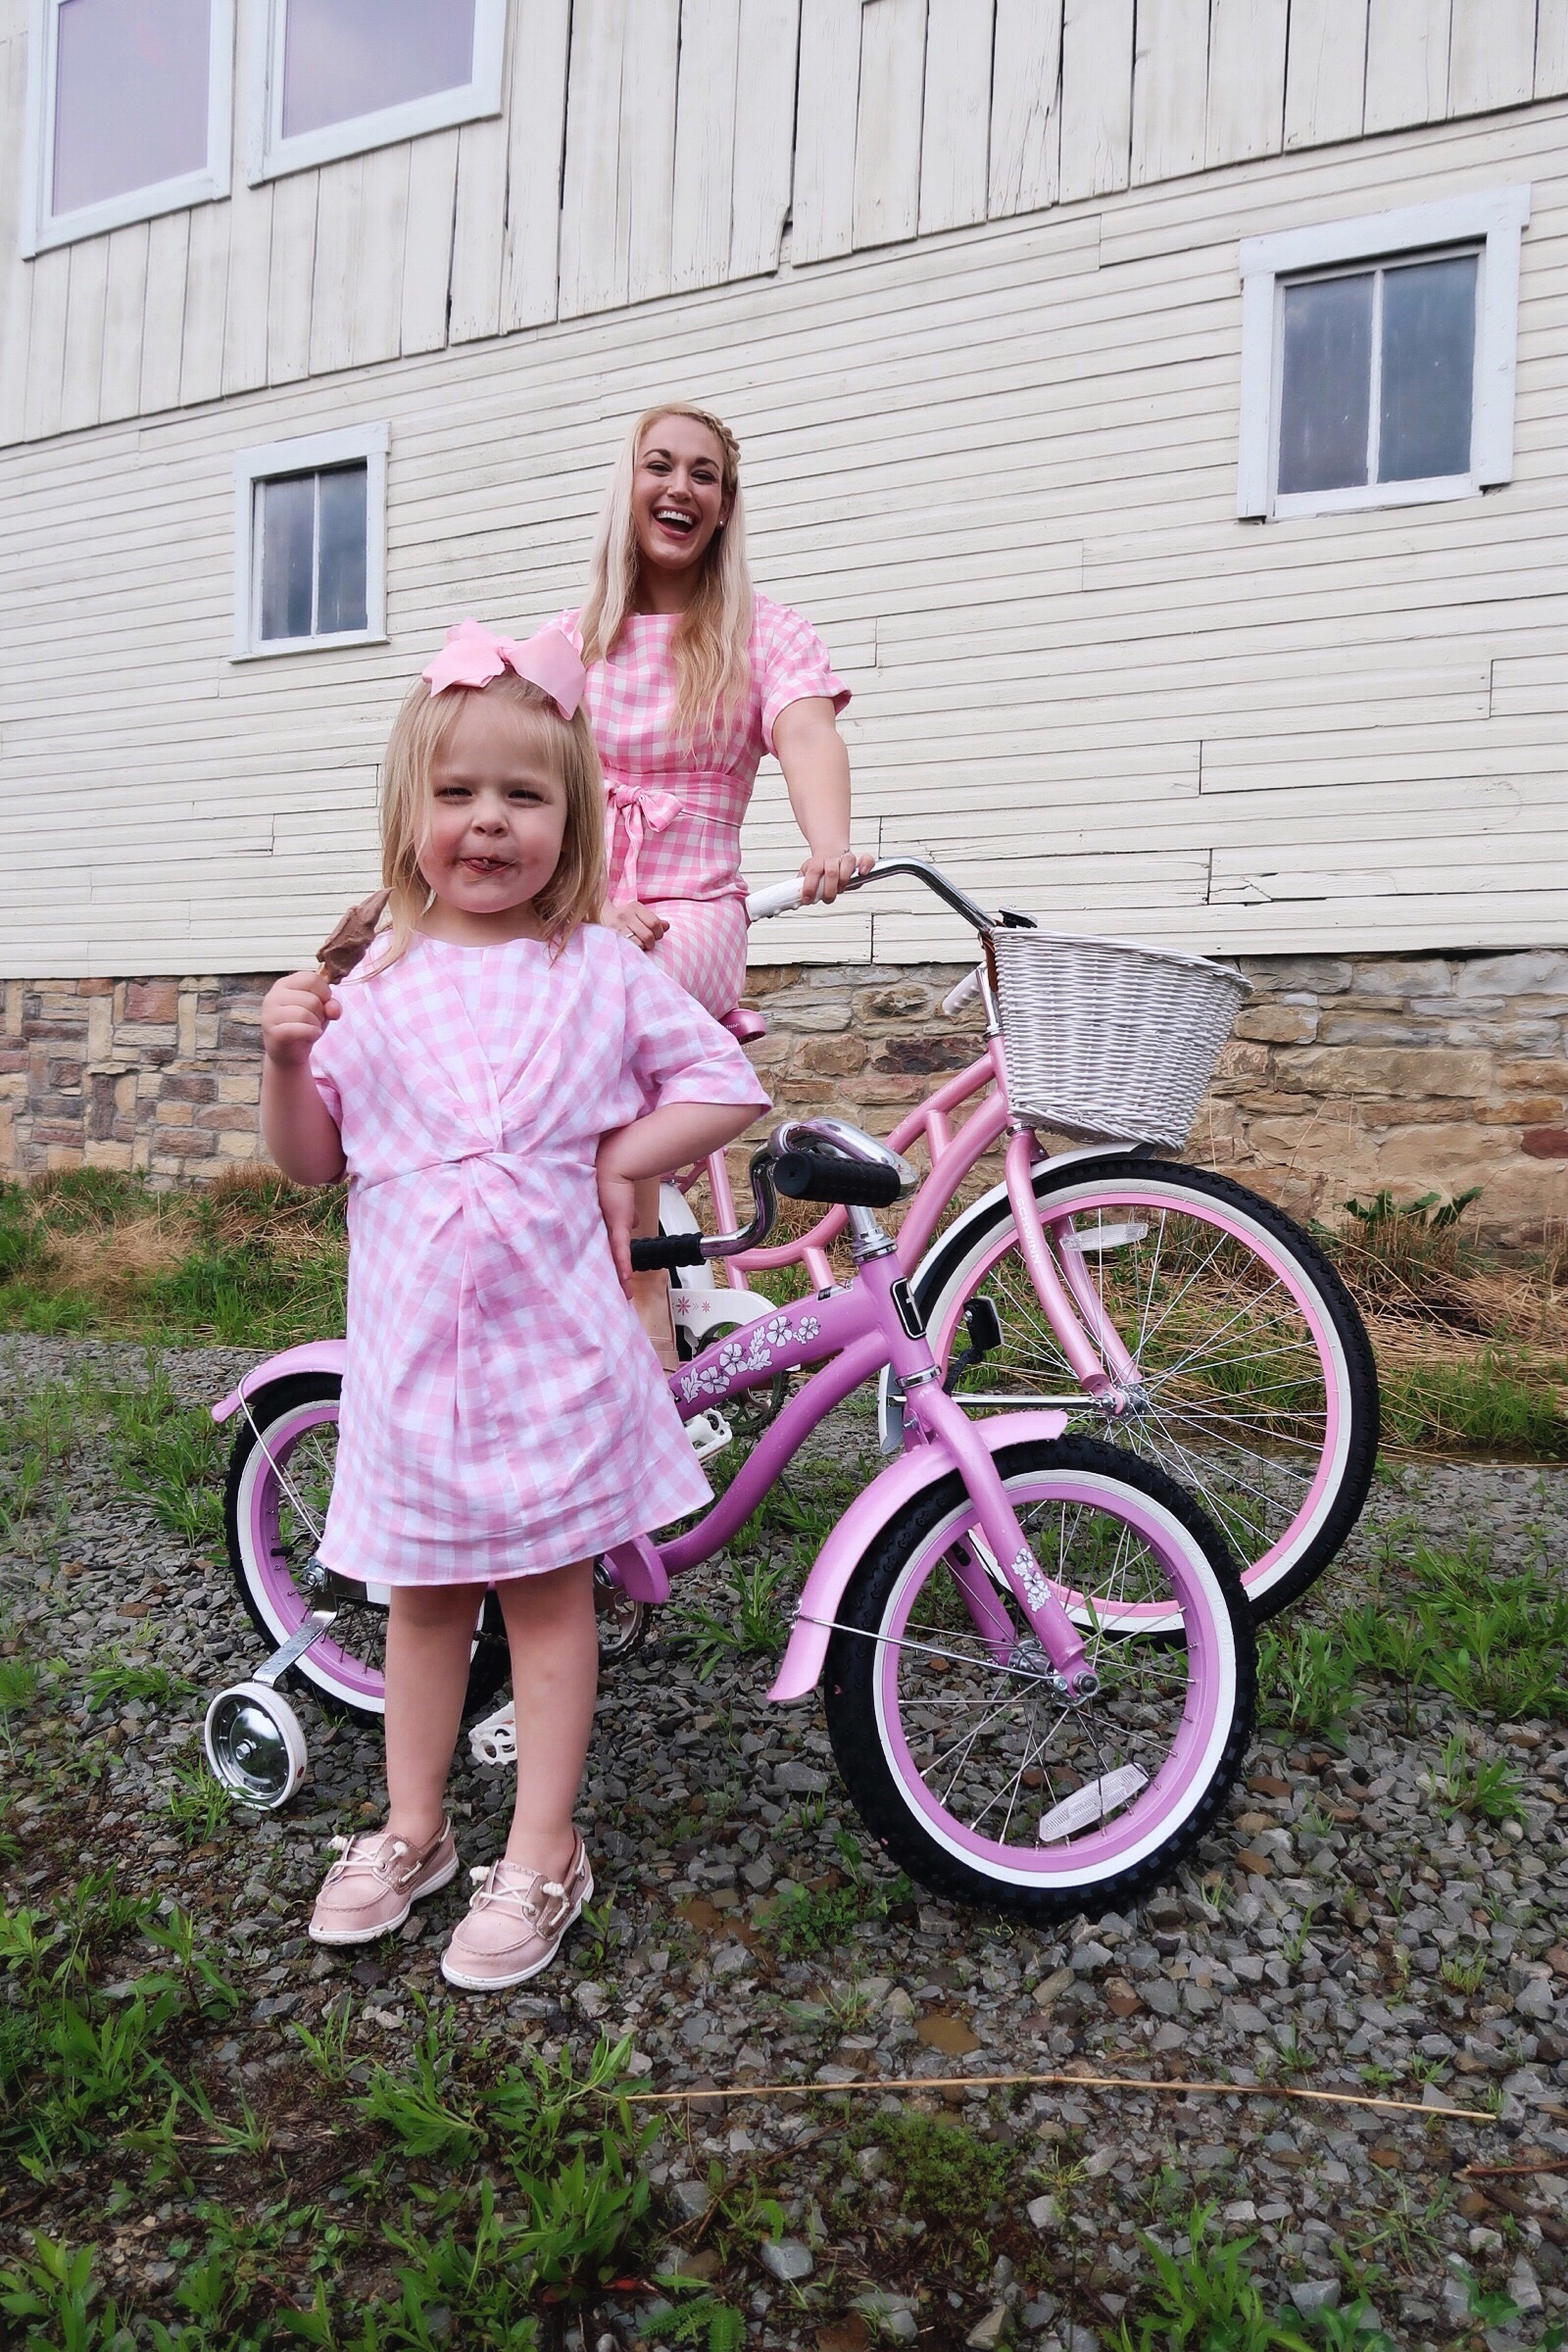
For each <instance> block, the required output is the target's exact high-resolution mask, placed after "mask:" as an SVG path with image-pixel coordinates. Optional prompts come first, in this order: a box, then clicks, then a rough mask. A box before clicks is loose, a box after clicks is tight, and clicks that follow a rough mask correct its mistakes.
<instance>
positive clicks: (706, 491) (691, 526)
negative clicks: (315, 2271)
mask: <svg viewBox="0 0 1568 2352" xmlns="http://www.w3.org/2000/svg"><path fill="white" fill-rule="evenodd" d="M729 510H730V502H729V500H728V499H727V498H726V497H725V496H724V453H723V451H722V449H721V448H720V447H719V444H718V438H717V435H716V434H714V433H712V432H711V431H710V429H709V427H708V426H707V425H706V424H699V423H698V421H697V419H696V417H655V419H654V421H653V423H652V424H651V425H650V426H649V427H648V430H647V431H646V432H645V433H644V435H643V437H642V444H641V447H640V448H639V449H638V452H637V466H636V469H635V471H634V472H633V475H632V484H631V514H632V525H633V528H634V529H635V531H636V534H637V552H638V554H639V556H640V557H641V559H642V561H643V564H645V565H647V566H649V567H650V568H652V569H653V570H655V571H662V572H666V573H671V572H672V573H676V574H679V573H683V572H684V573H689V574H691V576H692V577H694V578H695V576H696V574H697V572H698V571H699V570H700V568H701V566H702V562H703V558H704V557H705V556H706V555H707V553H708V550H709V548H710V547H711V545H712V540H713V534H714V532H715V531H716V530H717V529H718V527H719V525H720V523H723V522H727V521H728V520H729Z"/></svg>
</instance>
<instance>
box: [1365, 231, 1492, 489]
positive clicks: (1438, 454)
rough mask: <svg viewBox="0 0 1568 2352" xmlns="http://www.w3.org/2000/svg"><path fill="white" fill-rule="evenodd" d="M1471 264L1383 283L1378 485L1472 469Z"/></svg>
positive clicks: (1411, 271) (1425, 269)
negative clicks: (1381, 385)
mask: <svg viewBox="0 0 1568 2352" xmlns="http://www.w3.org/2000/svg"><path fill="white" fill-rule="evenodd" d="M1477 258H1478V257H1477V256H1476V255H1475V254H1473V253H1455V254H1450V255H1448V256H1447V258H1446V259H1445V260H1444V261H1441V262H1415V263H1412V264H1410V265H1409V266H1408V267H1407V268H1405V269H1402V270H1389V272H1388V274H1387V275H1386V276H1385V278H1384V280H1383V397H1382V402H1381V417H1380V437H1379V443H1378V479H1379V481H1383V482H1420V481H1426V480H1428V479H1429V478H1431V477H1432V476H1434V475H1441V474H1446V473H1468V472H1469V470H1470V408H1471V396H1472V391H1473V386H1474V381H1475V359H1476V262H1477Z"/></svg>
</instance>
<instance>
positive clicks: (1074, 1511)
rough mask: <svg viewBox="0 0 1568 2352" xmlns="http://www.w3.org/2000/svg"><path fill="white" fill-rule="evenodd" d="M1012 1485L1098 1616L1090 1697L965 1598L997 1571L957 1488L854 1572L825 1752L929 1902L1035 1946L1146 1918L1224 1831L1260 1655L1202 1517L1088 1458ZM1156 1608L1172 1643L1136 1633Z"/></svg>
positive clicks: (1156, 1475)
mask: <svg viewBox="0 0 1568 2352" xmlns="http://www.w3.org/2000/svg"><path fill="white" fill-rule="evenodd" d="M997 1465H998V1468H999V1469H1000V1471H1001V1473H1002V1477H1003V1481H1004V1483H1005V1487H1006V1489H1007V1494H1008V1498H1009V1500H1010V1501H1011V1503H1012V1505H1013V1508H1014V1509H1015V1510H1016V1511H1017V1513H1018V1516H1019V1519H1020V1520H1021V1522H1022V1524H1023V1528H1024V1532H1025V1534H1026V1535H1027V1537H1028V1539H1029V1543H1030V1546H1031V1548H1032V1549H1033V1551H1034V1553H1035V1557H1036V1558H1037V1559H1038V1560H1039V1561H1040V1563H1041V1565H1042V1567H1043V1568H1044V1569H1045V1571H1046V1573H1047V1574H1048V1575H1049V1576H1050V1577H1052V1579H1053V1581H1054V1582H1055V1583H1056V1584H1057V1586H1058V1589H1061V1588H1064V1589H1065V1590H1066V1592H1067V1593H1069V1594H1070V1595H1072V1596H1074V1598H1075V1600H1076V1601H1077V1602H1078V1603H1079V1604H1080V1605H1081V1606H1082V1608H1083V1609H1084V1610H1085V1612H1086V1616H1087V1623H1088V1634H1087V1643H1086V1645H1087V1647H1088V1650H1089V1657H1090V1663H1091V1664H1092V1665H1093V1667H1094V1669H1095V1671H1096V1673H1097V1674H1098V1675H1099V1677H1100V1691H1099V1693H1098V1695H1097V1696H1095V1697H1094V1698H1091V1699H1088V1700H1085V1701H1083V1702H1081V1703H1080V1704H1077V1705H1071V1704H1069V1703H1067V1702H1066V1701H1065V1700H1064V1699H1062V1698H1061V1697H1060V1696H1059V1695H1058V1694H1057V1692H1056V1689H1055V1685H1054V1679H1053V1677H1052V1675H1051V1670H1050V1667H1049V1665H1048V1663H1047V1661H1046V1659H1045V1658H1044V1656H1043V1655H1042V1653H1041V1651H1040V1649H1039V1647H1038V1645H1037V1644H1036V1642H1034V1640H1033V1638H1032V1636H1031V1635H1030V1634H1029V1632H1028V1629H1027V1627H1026V1626H1025V1625H1024V1622H1023V1620H1022V1618H1021V1616H1020V1615H1019V1614H1018V1612H1017V1609H1016V1605H1015V1603H1014V1602H1013V1601H1012V1599H1011V1597H1010V1594H1006V1593H1005V1588H1004V1587H1002V1586H1001V1585H1000V1582H999V1580H998V1579H997V1578H996V1577H995V1575H994V1574H993V1575H991V1576H989V1577H988V1582H989V1583H990V1584H991V1585H992V1586H993V1587H994V1588H995V1589H996V1590H997V1592H998V1593H999V1595H1001V1596H1002V1598H1003V1606H1004V1608H1005V1612H1006V1615H1007V1617H1008V1618H1009V1620H1010V1621H1011V1624H1012V1626H1013V1629H1014V1635H1015V1638H1014V1640H1013V1642H1012V1645H1011V1647H1010V1649H1006V1650H1002V1649H1001V1648H1000V1647H999V1642H998V1632H997V1628H996V1627H995V1625H993V1626H991V1627H989V1628H988V1631H987V1637H986V1638H985V1639H982V1637H981V1635H980V1633H979V1632H978V1631H977V1628H976V1623H975V1619H974V1617H973V1615H972V1614H971V1612H970V1609H969V1607H968V1604H967V1602H966V1601H965V1599H964V1596H963V1592H962V1590H961V1585H960V1582H959V1579H960V1577H961V1576H962V1575H963V1573H964V1572H965V1569H966V1568H967V1571H968V1573H969V1574H970V1575H971V1576H972V1575H973V1574H974V1573H975V1570H976V1568H978V1570H979V1572H980V1573H981V1574H986V1572H987V1563H988V1558H989V1555H988V1554H987V1553H986V1550H985V1546H984V1541H983V1539H981V1538H979V1537H978V1536H977V1535H976V1533H975V1528H976V1514H975V1508H974V1504H973V1502H972V1501H971V1499H970V1497H969V1494H968V1491H967V1489H966V1488H965V1487H964V1485H963V1483H962V1481H961V1479H960V1478H959V1477H958V1476H957V1474H956V1473H950V1474H949V1475H947V1476H944V1477H939V1478H937V1479H935V1480H934V1481H933V1483H932V1485H931V1486H930V1487H929V1488H927V1489H925V1490H924V1491H923V1492H922V1493H920V1494H919V1495H915V1496H914V1497H913V1498H912V1500H911V1501H910V1502H908V1503H907V1504H906V1506H905V1508H904V1509H903V1510H902V1511H901V1512H900V1513H899V1514H898V1516H897V1517H896V1518H895V1519H894V1520H893V1521H892V1522H890V1524H889V1525H888V1526H887V1527H886V1528H885V1529H884V1530H883V1532H882V1534H881V1535H880V1536H879V1537H878V1538H877V1540H876V1541H875V1542H874V1543H873V1544H872V1545H871V1547H870V1548H869V1550H868V1551H867V1552H866V1554H865V1557H864V1558H863V1559H862V1560H861V1561H860V1563H859V1564H858V1567H857V1569H856V1571H855V1574H854V1577H853V1578H852V1580H851V1583H850V1586H849V1589H848V1591H847V1592H846V1593H845V1596H844V1599H843V1601H842V1602H841V1603H840V1607H839V1613H838V1630H837V1631H836V1632H835V1633H834V1635H833V1639H832V1641H831V1642H830V1644H829V1646H828V1654H827V1674H826V1704H827V1725H828V1735H829V1737H830V1739H831V1740H832V1742H833V1753H834V1755H835V1757H836V1758H837V1760H838V1767H839V1771H840V1773H841V1774H842V1775H843V1779H844V1784H845V1787H846V1788H847V1789H848V1790H849V1792H850V1795H851V1798H852V1799H853V1801H854V1803H855V1805H856V1808H857V1810H858V1812H859V1814H860V1817H861V1819H862V1820H863V1821H864V1822H865V1824H866V1826H867V1828H868V1829H869V1830H870V1831H871V1833H872V1835H873V1836H874V1837H875V1838H877V1839H878V1841H879V1842H880V1843H881V1844H882V1845H883V1846H884V1847H885V1848H886V1849H887V1851H888V1852H889V1853H890V1854H891V1855H892V1856H893V1858H894V1860H895V1861H897V1862H898V1863H899V1864H900V1865H901V1866H902V1868H903V1869H905V1870H907V1872H908V1874H909V1876H910V1877H911V1878H913V1879H918V1880H919V1882H920V1883H921V1885H922V1886H925V1887H930V1888H931V1889H932V1891H933V1892H934V1893H937V1894H941V1895H948V1896H951V1897H954V1898H955V1899H956V1900H958V1901H962V1902H970V1903H977V1904H980V1905H983V1906H985V1907H986V1908H989V1909H991V1910H996V1911H1004V1912H1007V1913H1009V1914H1010V1915H1011V1916H1012V1917H1014V1918H1017V1919H1024V1920H1028V1921H1030V1922H1032V1923H1034V1924H1035V1925H1037V1926H1040V1925H1046V1924H1049V1923H1050V1922H1053V1921H1056V1920H1061V1919H1065V1918H1068V1917H1070V1916H1072V1915H1073V1914H1075V1913H1078V1912H1084V1911H1086V1912H1089V1913H1090V1914H1091V1915H1093V1916H1098V1915H1099V1914H1100V1913H1101V1912H1103V1911H1107V1910H1112V1909H1117V1908H1122V1907H1125V1906H1126V1905H1128V1904H1130V1903H1134V1902H1137V1901H1139V1900H1141V1898H1142V1897H1143V1896H1144V1895H1145V1894H1147V1893H1148V1892H1149V1891H1150V1889H1151V1888H1152V1887H1154V1886H1156V1885H1157V1884H1158V1883H1159V1882H1160V1881H1161V1880H1162V1879H1165V1878H1168V1877H1169V1875H1170V1873H1171V1872H1172V1871H1173V1870H1174V1869H1175V1867H1176V1865H1177V1863H1178V1862H1179V1861H1180V1860H1181V1859H1182V1856H1183V1855H1184V1854H1186V1853H1188V1852H1189V1851H1190V1850H1191V1848H1192V1847H1193V1846H1194V1845H1195V1844H1196V1842H1197V1841H1198V1839H1199V1838H1201V1837H1202V1835H1203V1833H1204V1832H1205V1831H1206V1830H1207V1829H1208V1828H1209V1826H1210V1825H1211V1824H1212V1823H1213V1822H1214V1820H1215V1819H1216V1818H1217V1817H1218V1815H1219V1812H1220V1810H1221V1807H1222V1806H1223V1804H1224V1802H1225V1798H1226V1794H1227V1792H1228V1791H1229V1789H1230V1787H1231V1784H1232V1782H1233V1781H1234V1780H1235V1777H1236V1774H1237V1772H1238V1770H1239V1769H1240V1766H1241V1762H1242V1758H1243V1755H1244V1754H1245V1752H1246V1749H1247V1743H1248V1740H1249V1739H1250V1734H1251V1727H1252V1710H1253V1704H1254V1699H1255V1678H1256V1662H1255V1655H1254V1645H1253V1636H1252V1629H1251V1625H1250V1620H1249V1618H1248V1614H1247V1608H1246V1604H1245V1602H1244V1601H1243V1599H1242V1596H1241V1591H1240V1588H1239V1586H1238V1584H1237V1582H1236V1576H1235V1571H1234V1569H1232V1568H1231V1567H1230V1566H1229V1564H1228V1562H1227V1560H1226V1556H1225V1546H1224V1544H1223V1542H1222V1540H1221V1539H1220V1538H1219V1536H1218V1535H1217V1534H1216V1533H1215V1531H1214V1529H1213V1528H1212V1527H1211V1526H1210V1525H1209V1524H1208V1523H1207V1522H1206V1521H1205V1519H1204V1517H1203V1514H1202V1513H1201V1511H1200V1510H1199V1509H1198V1507H1197V1505H1196V1504H1195V1503H1194V1502H1193V1501H1192V1499H1191V1497H1190V1496H1188V1495H1184V1494H1183V1492H1182V1491H1181V1489H1180V1488H1179V1487H1177V1486H1176V1485H1175V1484H1174V1483H1173V1481H1171V1480H1170V1479H1168V1478H1166V1477H1165V1476H1164V1475H1163V1474H1162V1473H1161V1472H1160V1471H1158V1470H1155V1469H1153V1468H1152V1467H1151V1466H1150V1465H1149V1464H1147V1463H1142V1462H1139V1461H1137V1460H1136V1459H1135V1458H1133V1457H1131V1456H1129V1455H1127V1454H1124V1453H1121V1452H1119V1451H1118V1450H1117V1449H1116V1448H1115V1447H1113V1446H1102V1445H1100V1444H1098V1443H1096V1442H1095V1441H1094V1440H1092V1439H1083V1438H1064V1439H1061V1440H1059V1441H1058V1442H1057V1443H1055V1444H1049V1443H1045V1442H1042V1441H1040V1440H1038V1439H1035V1440H1028V1439H1025V1440H1020V1441H1019V1442H1018V1443H1017V1444H1016V1445H1014V1446H1003V1447H1001V1448H1000V1449H999V1451H998V1454H997ZM1151 1606H1154V1607H1156V1608H1158V1609H1159V1610H1161V1611H1162V1612H1164V1613H1166V1614H1167V1615H1169V1616H1170V1618H1171V1619H1172V1620H1173V1622H1174V1623H1175V1624H1176V1625H1177V1626H1178V1627H1179V1629H1180V1630H1179V1635H1178V1636H1177V1637H1176V1638H1164V1639H1148V1638H1139V1636H1138V1635H1137V1634H1136V1632H1129V1630H1128V1629H1129V1626H1130V1625H1134V1624H1135V1623H1136V1621H1137V1620H1138V1619H1139V1618H1140V1616H1141V1614H1142V1612H1144V1611H1146V1610H1147V1609H1148V1608H1150V1607H1151Z"/></svg>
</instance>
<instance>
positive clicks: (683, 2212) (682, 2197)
mask: <svg viewBox="0 0 1568 2352" xmlns="http://www.w3.org/2000/svg"><path fill="white" fill-rule="evenodd" d="M669 2193H670V2196H671V2198H672V2199H673V2201H674V2204H675V2207H676V2210H677V2211H678V2213H679V2214H680V2217H681V2220H682V2221H683V2222H696V2221H701V2219H702V2217H703V2215H704V2214H705V2213H706V2212H707V2211H708V2208H709V2206H710V2205H711V2203H712V2201H713V2200H712V2198H711V2196H710V2195H709V2193H708V2184H707V2182H706V2181H703V2180H676V2181H674V2182H673V2183H672V2185H671V2187H670V2192H669Z"/></svg>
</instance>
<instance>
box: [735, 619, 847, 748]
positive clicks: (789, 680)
mask: <svg viewBox="0 0 1568 2352" xmlns="http://www.w3.org/2000/svg"><path fill="white" fill-rule="evenodd" d="M759 618H760V628H759V632H758V634H759V638H760V644H759V647H758V652H759V654H760V668H761V686H762V745H763V749H764V750H766V751H769V752H771V751H772V749H773V723H774V721H775V719H776V718H777V717H778V714H779V712H780V711H785V710H787V709H788V708H789V706H790V704H791V703H802V702H805V701H806V700H807V699H808V697H809V696H812V695H825V696H826V697H827V699H828V700H829V701H830V702H831V703H832V705H833V711H834V714H835V716H836V715H837V714H838V712H839V711H842V710H843V709H844V706H845V704H846V703H847V702H848V701H849V699H850V690H849V688H848V687H847V686H846V685H845V683H844V680H843V679H842V678H841V677H839V676H838V675H837V673H836V672H835V670H834V667H833V664H832V662H830V661H829V660H828V652H827V647H826V646H825V645H824V644H823V643H822V640H821V638H820V637H819V636H818V635H817V633H816V631H815V630H814V629H813V628H812V626H811V624H810V622H809V620H807V619H806V618H805V617H804V616H803V615H802V614H801V613H792V612H791V610H790V608H789V606H788V605H774V604H767V605H765V606H764V607H763V608H762V610H761V611H760V614H759Z"/></svg>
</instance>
